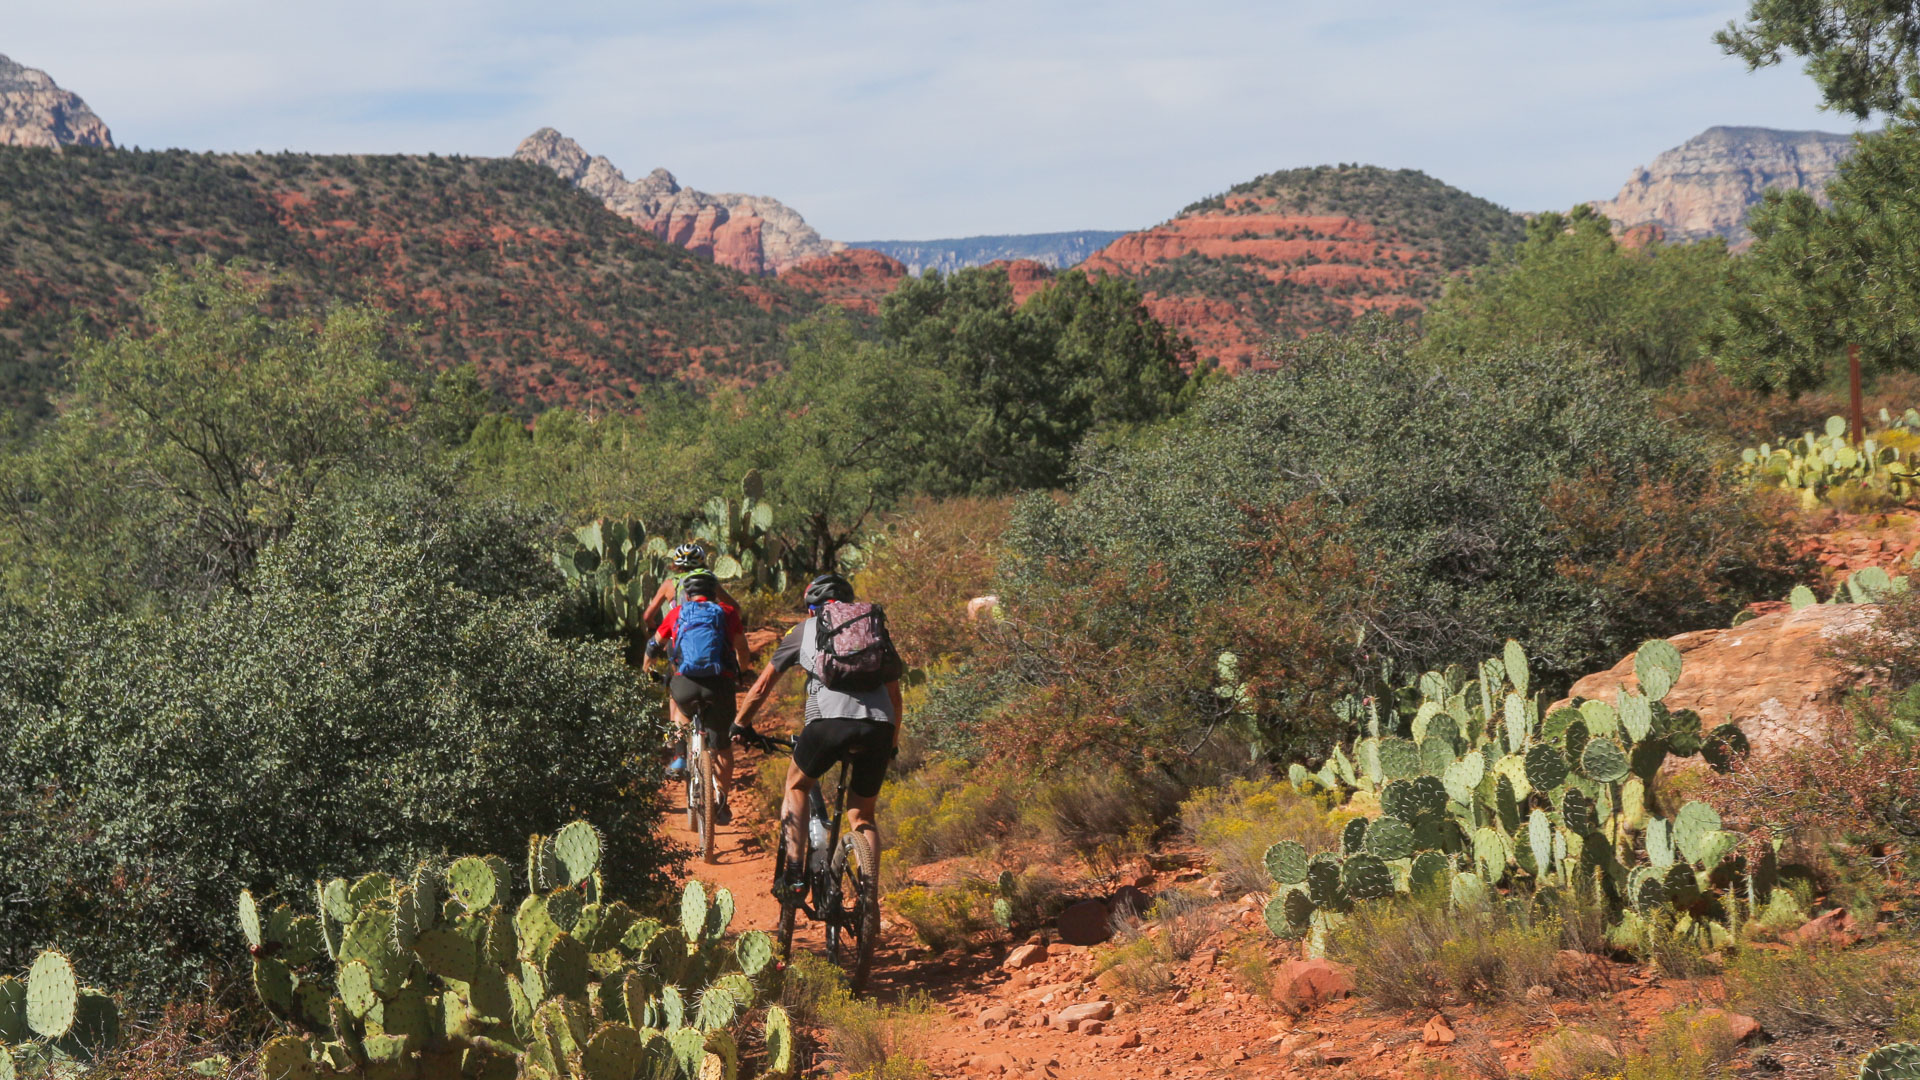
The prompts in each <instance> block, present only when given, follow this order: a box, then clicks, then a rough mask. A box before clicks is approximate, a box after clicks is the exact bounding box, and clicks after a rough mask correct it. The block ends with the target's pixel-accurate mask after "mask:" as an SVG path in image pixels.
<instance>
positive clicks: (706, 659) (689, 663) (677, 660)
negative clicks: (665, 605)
mask: <svg viewBox="0 0 1920 1080" xmlns="http://www.w3.org/2000/svg"><path fill="white" fill-rule="evenodd" d="M676 610H677V611H678V614H676V615H675V616H674V618H675V620H676V621H675V622H674V626H673V666H674V667H675V668H677V669H678V670H679V672H680V674H682V675H690V676H692V677H694V678H707V677H709V676H713V675H725V674H726V673H727V672H729V671H732V670H733V646H732V644H731V643H730V642H728V641H727V612H726V609H725V608H722V607H721V606H720V605H719V604H716V603H714V602H713V601H711V600H689V601H687V602H686V603H684V604H681V605H680V607H679V608H678V609H676Z"/></svg>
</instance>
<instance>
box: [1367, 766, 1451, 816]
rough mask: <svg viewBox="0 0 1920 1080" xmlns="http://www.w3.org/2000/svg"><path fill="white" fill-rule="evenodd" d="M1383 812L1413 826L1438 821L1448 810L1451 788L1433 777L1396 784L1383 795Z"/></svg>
mask: <svg viewBox="0 0 1920 1080" xmlns="http://www.w3.org/2000/svg"><path fill="white" fill-rule="evenodd" d="M1380 809H1381V810H1382V811H1383V812H1384V813H1387V814H1389V815H1392V816H1393V817H1397V818H1399V819H1400V820H1401V821H1404V822H1406V823H1408V824H1409V825H1415V826H1417V825H1419V824H1420V823H1421V822H1422V821H1427V820H1433V819H1438V818H1439V817H1441V816H1442V815H1443V814H1445V813H1446V810H1447V788H1446V785H1444V784H1442V783H1441V782H1440V781H1439V780H1438V779H1436V778H1434V777H1431V776H1416V777H1414V778H1413V779H1411V780H1396V781H1394V782H1393V783H1391V784H1388V785H1387V786H1386V787H1385V788H1384V789H1382V790H1381V792H1380Z"/></svg>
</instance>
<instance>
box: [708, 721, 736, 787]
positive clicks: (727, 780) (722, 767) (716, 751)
mask: <svg viewBox="0 0 1920 1080" xmlns="http://www.w3.org/2000/svg"><path fill="white" fill-rule="evenodd" d="M711 745H712V747H713V763H714V765H715V766H716V768H715V772H717V773H718V774H719V777H720V781H719V782H720V797H721V798H723V799H724V798H726V797H727V792H729V791H732V790H733V740H731V739H728V738H725V737H724V736H723V737H721V738H718V739H714V740H713V742H712V743H711Z"/></svg>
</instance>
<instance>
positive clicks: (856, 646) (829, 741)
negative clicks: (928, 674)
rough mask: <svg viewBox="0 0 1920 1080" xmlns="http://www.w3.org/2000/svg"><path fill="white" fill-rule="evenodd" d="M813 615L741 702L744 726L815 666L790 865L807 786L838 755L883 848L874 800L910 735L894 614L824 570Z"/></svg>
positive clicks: (796, 884) (791, 824) (796, 776)
mask: <svg viewBox="0 0 1920 1080" xmlns="http://www.w3.org/2000/svg"><path fill="white" fill-rule="evenodd" d="M805 600H806V605H807V610H808V611H809V612H811V613H812V615H813V617H812V618H810V619H807V620H805V621H803V622H802V623H800V625H798V626H796V627H794V628H793V629H792V630H790V631H788V632H787V636H786V637H785V638H784V639H783V640H782V641H781V642H780V647H779V648H777V649H775V650H774V653H773V659H772V660H770V661H769V662H768V663H767V666H766V668H765V669H764V670H762V671H761V672H760V678H759V680H758V681H756V682H755V683H754V684H753V688H752V689H751V690H748V691H747V694H746V697H745V698H744V699H743V700H742V701H741V706H740V721H739V722H740V725H741V726H742V727H749V726H750V725H751V724H752V723H753V717H754V714H755V713H756V712H757V711H758V710H759V708H760V706H761V705H762V704H763V703H764V702H765V701H766V699H767V695H768V694H769V693H770V692H771V691H772V690H773V685H774V683H776V682H777V681H779V679H780V676H781V675H783V674H785V673H786V672H788V671H790V670H792V669H793V668H795V667H799V668H800V669H802V670H803V671H805V672H806V673H807V705H806V726H805V727H803V728H801V730H800V734H799V736H798V737H797V738H795V739H794V744H793V762H792V764H790V765H788V766H787V783H786V801H785V808H784V810H783V812H782V815H781V825H782V833H783V835H784V838H785V843H786V849H787V865H788V866H789V867H792V868H794V870H795V871H800V870H801V865H800V864H801V863H802V860H803V858H804V854H805V853H804V852H803V851H802V849H801V845H802V840H803V837H804V832H805V830H804V827H803V826H802V825H801V823H802V822H804V821H805V820H806V819H807V793H808V792H809V791H810V790H812V788H813V786H814V783H815V782H816V781H818V780H819V779H820V778H821V777H822V776H825V775H826V773H827V770H828V769H830V768H832V767H833V766H834V764H835V763H837V762H839V761H841V760H843V759H845V760H846V761H848V762H849V767H850V770H851V778H850V782H849V787H850V788H851V794H850V797H849V798H848V801H847V818H848V822H849V824H851V825H852V827H853V828H854V829H855V830H859V831H864V832H866V833H867V834H868V836H869V839H870V840H871V841H872V843H873V847H874V851H876V852H877V851H878V850H879V829H878V821H877V819H876V816H875V813H874V803H875V801H876V800H877V799H878V797H879V795H880V786H881V784H882V783H883V782H884V781H885V780H886V775H887V763H888V762H890V761H892V760H893V756H894V753H895V750H896V748H897V747H898V745H899V742H900V725H901V721H902V719H903V715H904V714H903V712H902V709H901V703H900V675H901V673H902V665H901V662H900V656H899V654H898V653H896V652H895V651H894V649H893V642H892V641H891V640H890V639H889V638H888V636H887V629H886V616H885V614H884V613H883V612H882V611H881V610H880V609H879V608H878V607H877V606H875V605H872V604H861V603H856V602H855V601H854V598H853V585H852V583H851V582H849V581H847V579H846V578H843V577H841V576H840V575H838V574H822V575H820V576H819V577H817V578H814V579H813V582H812V583H811V584H809V585H808V586H807V591H806V597H805ZM805 887H806V885H805V882H804V880H796V879H794V878H792V877H791V876H790V879H789V880H788V881H786V882H780V883H776V888H785V889H788V890H793V891H798V890H802V889H804V888H805Z"/></svg>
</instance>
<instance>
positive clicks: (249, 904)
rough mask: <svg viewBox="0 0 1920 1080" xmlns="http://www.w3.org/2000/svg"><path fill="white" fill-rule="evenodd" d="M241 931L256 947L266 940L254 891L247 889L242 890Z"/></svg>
mask: <svg viewBox="0 0 1920 1080" xmlns="http://www.w3.org/2000/svg"><path fill="white" fill-rule="evenodd" d="M240 933H241V935H242V936H243V937H245V938H246V939H247V944H248V945H251V946H252V947H254V948H256V949H257V948H259V947H260V945H261V943H262V942H263V941H265V940H266V937H265V935H264V934H262V933H261V930H260V908H259V906H258V905H256V904H255V903H254V902H253V893H252V892H250V891H248V890H246V889H241V890H240Z"/></svg>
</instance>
